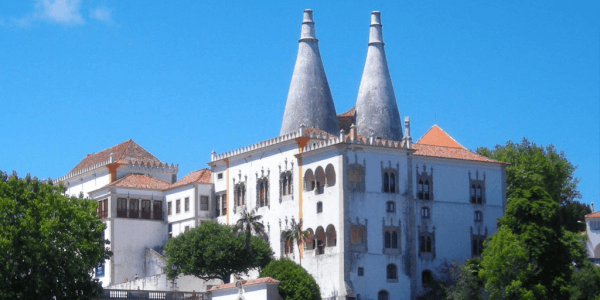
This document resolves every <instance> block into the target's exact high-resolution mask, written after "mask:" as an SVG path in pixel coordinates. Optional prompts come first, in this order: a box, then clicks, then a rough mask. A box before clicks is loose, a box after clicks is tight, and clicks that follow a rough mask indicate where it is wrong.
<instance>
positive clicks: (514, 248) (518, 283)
mask: <svg viewBox="0 0 600 300" xmlns="http://www.w3.org/2000/svg"><path fill="white" fill-rule="evenodd" d="M557 207H558V204H557V203H556V202H555V201H553V199H552V198H551V197H550V195H549V194H548V193H546V191H545V190H544V189H543V188H541V187H534V188H532V189H528V190H521V189H517V190H514V191H513V192H512V198H510V199H509V201H508V205H507V207H506V213H505V215H504V217H502V218H500V219H498V226H499V227H500V229H499V231H498V232H497V233H496V234H494V235H493V236H492V237H491V238H490V239H489V241H488V242H487V245H486V249H485V250H484V252H483V254H482V257H483V261H482V263H481V266H482V270H481V272H480V276H482V278H483V279H484V280H485V281H486V284H485V288H486V290H487V291H488V292H489V293H490V298H492V299H519V298H524V299H568V298H569V284H570V281H571V275H572V271H573V269H572V268H573V263H575V265H581V264H582V263H583V260H584V251H585V250H584V249H583V245H582V244H581V243H580V242H579V241H578V240H577V238H576V237H575V234H574V233H571V232H569V231H566V230H565V229H564V228H563V227H562V226H561V224H560V222H558V216H557V213H556V212H557V209H556V208H557Z"/></svg>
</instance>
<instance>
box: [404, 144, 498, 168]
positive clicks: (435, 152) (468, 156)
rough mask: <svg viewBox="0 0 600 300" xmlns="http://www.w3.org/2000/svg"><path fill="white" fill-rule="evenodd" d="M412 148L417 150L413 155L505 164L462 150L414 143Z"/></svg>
mask: <svg viewBox="0 0 600 300" xmlns="http://www.w3.org/2000/svg"><path fill="white" fill-rule="evenodd" d="M412 148H413V149H415V150H417V152H415V154H414V155H420V156H431V157H441V158H454V159H462V160H472V161H482V162H490V163H499V164H505V163H503V162H499V161H496V160H493V159H489V158H487V157H485V156H483V155H479V154H476V153H473V152H471V151H469V150H467V149H464V148H456V147H445V146H435V145H422V144H416V143H415V144H412Z"/></svg>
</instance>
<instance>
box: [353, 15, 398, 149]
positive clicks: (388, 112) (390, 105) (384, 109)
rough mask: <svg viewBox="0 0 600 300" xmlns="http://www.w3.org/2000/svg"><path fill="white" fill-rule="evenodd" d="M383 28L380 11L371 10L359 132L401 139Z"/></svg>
mask: <svg viewBox="0 0 600 300" xmlns="http://www.w3.org/2000/svg"><path fill="white" fill-rule="evenodd" d="M381 27H382V25H381V13H380V12H378V11H374V12H372V13H371V28H370V32H369V49H368V51H367V61H366V62H365V69H364V71H363V75H362V79H361V81H360V88H359V89H358V97H357V98H356V127H357V128H358V134H359V135H361V136H362V137H365V138H370V137H380V138H383V139H386V140H394V141H400V140H401V139H402V127H401V122H400V113H399V112H398V105H397V104H396V96H395V95H394V87H393V86H392V78H391V77H390V70H389V69H388V64H387V59H386V58H385V50H384V49H383V33H382V30H381Z"/></svg>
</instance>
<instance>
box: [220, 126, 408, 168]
mask: <svg viewBox="0 0 600 300" xmlns="http://www.w3.org/2000/svg"><path fill="white" fill-rule="evenodd" d="M407 122H408V120H407ZM407 124H408V123H407ZM407 126H409V125H407ZM298 138H310V139H311V141H310V142H308V143H307V144H306V146H304V147H303V148H302V152H303V153H304V152H308V151H314V150H318V149H322V148H325V147H329V146H332V145H337V144H355V145H366V146H374V147H382V148H396V149H411V148H412V147H411V143H410V140H407V139H404V140H403V141H393V140H383V139H379V138H375V137H370V138H363V137H360V136H355V137H352V134H350V135H349V136H346V135H345V132H344V130H343V129H342V130H340V134H339V136H334V135H331V134H328V133H324V132H320V131H317V130H308V129H307V128H304V126H300V128H299V129H298V130H297V131H294V132H291V133H288V134H285V135H282V136H278V137H275V138H272V139H268V140H265V141H262V142H258V143H256V144H253V145H250V146H247V147H243V148H239V149H236V150H233V151H228V152H224V153H220V154H217V153H216V152H214V151H213V152H212V153H211V162H215V161H219V160H222V159H226V158H230V157H233V156H237V155H241V154H245V153H249V152H252V151H256V150H261V149H264V148H266V147H270V146H273V145H277V144H280V143H283V142H287V141H292V140H296V139H298Z"/></svg>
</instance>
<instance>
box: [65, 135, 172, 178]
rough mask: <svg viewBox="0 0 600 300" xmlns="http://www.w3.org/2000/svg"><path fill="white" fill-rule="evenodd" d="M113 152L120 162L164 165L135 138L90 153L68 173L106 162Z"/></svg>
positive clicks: (116, 160) (117, 161) (115, 158)
mask: <svg viewBox="0 0 600 300" xmlns="http://www.w3.org/2000/svg"><path fill="white" fill-rule="evenodd" d="M111 153H113V158H114V161H115V162H116V163H119V164H128V163H129V162H130V161H131V162H139V163H143V164H148V163H152V164H156V165H161V166H162V165H163V163H162V162H161V161H160V160H158V158H156V157H154V155H152V154H150V152H148V151H146V150H145V149H144V148H142V147H141V146H140V145H138V144H137V143H136V142H134V141H133V140H128V141H125V142H123V143H120V144H118V145H115V146H112V147H110V148H108V149H105V150H102V151H100V152H97V153H94V154H88V155H87V156H86V157H85V158H84V159H82V160H81V162H79V164H77V165H76V166H75V167H74V168H73V169H72V170H71V171H70V172H69V173H68V174H71V173H73V172H77V171H79V170H81V169H85V168H88V167H91V166H93V165H96V164H98V163H101V162H105V161H107V160H108V159H109V157H110V154H111Z"/></svg>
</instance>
